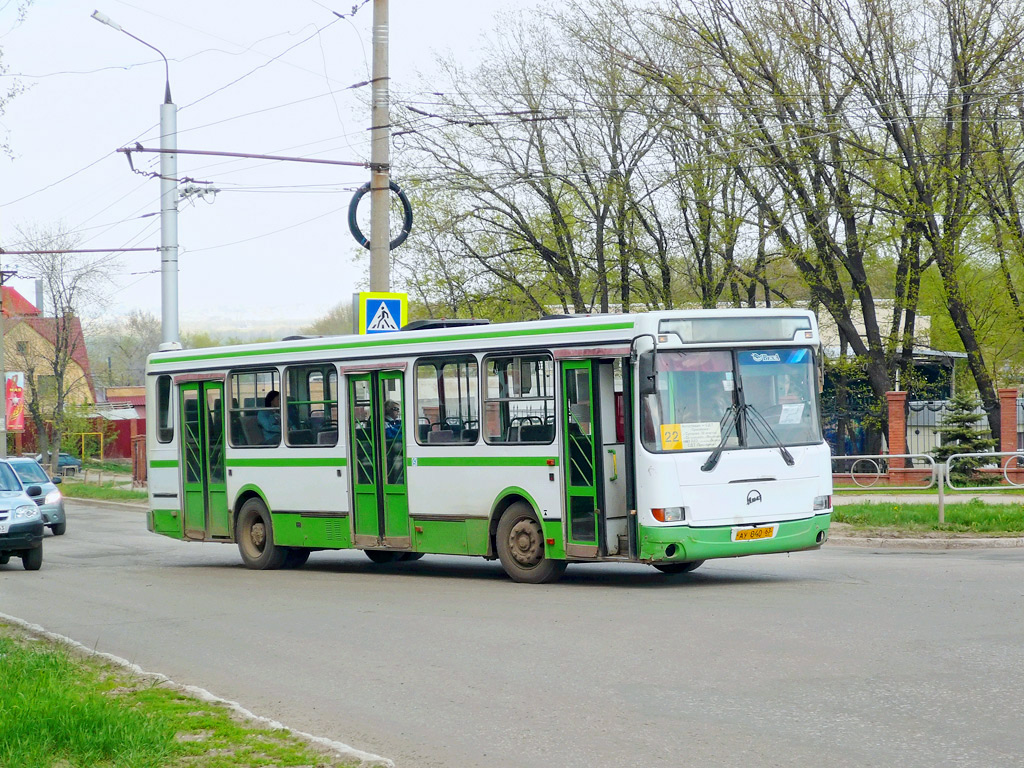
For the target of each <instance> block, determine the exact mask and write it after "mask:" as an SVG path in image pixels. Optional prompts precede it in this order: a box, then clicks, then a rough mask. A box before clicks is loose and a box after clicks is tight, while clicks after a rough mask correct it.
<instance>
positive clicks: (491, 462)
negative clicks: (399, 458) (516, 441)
mask: <svg viewBox="0 0 1024 768" xmlns="http://www.w3.org/2000/svg"><path fill="white" fill-rule="evenodd" d="M549 462H550V463H549ZM405 463H406V465H407V466H412V459H406V460H405ZM416 466H419V467H557V466H558V459H557V458H556V457H554V456H494V457H487V458H480V457H476V456H419V457H417V458H416Z"/></svg>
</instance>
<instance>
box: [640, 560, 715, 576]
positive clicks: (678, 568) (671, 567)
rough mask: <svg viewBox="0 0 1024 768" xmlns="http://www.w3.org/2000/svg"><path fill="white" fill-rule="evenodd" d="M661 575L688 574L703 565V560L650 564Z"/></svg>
mask: <svg viewBox="0 0 1024 768" xmlns="http://www.w3.org/2000/svg"><path fill="white" fill-rule="evenodd" d="M652 565H653V566H654V567H655V568H657V569H658V570H659V571H661V572H662V573H670V574H671V573H689V572H690V571H695V570H697V569H698V568H700V567H701V566H702V565H704V561H703V560H691V561H690V562H688V563H652Z"/></svg>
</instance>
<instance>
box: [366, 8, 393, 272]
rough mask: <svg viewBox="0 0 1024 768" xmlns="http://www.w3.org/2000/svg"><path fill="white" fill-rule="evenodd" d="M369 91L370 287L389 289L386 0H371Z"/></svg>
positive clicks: (389, 116)
mask: <svg viewBox="0 0 1024 768" xmlns="http://www.w3.org/2000/svg"><path fill="white" fill-rule="evenodd" d="M372 77H373V95H372V103H371V106H370V138H371V141H372V143H371V145H370V168H371V169H372V170H371V172H370V290H371V291H390V290H391V249H390V244H391V231H390V226H389V221H388V209H389V204H390V196H391V191H390V189H389V188H388V187H389V185H390V182H391V176H390V171H389V165H390V162H391V158H390V143H391V128H390V123H391V110H390V105H389V99H390V97H389V95H388V0H373V73H372Z"/></svg>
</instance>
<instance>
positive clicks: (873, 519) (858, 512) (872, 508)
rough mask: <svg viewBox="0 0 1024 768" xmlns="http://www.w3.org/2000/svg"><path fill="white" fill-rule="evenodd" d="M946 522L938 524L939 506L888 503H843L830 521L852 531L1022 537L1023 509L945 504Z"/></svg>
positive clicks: (979, 504) (1023, 507)
mask: <svg viewBox="0 0 1024 768" xmlns="http://www.w3.org/2000/svg"><path fill="white" fill-rule="evenodd" d="M945 517H946V522H945V523H944V524H942V525H940V524H939V505H938V504H902V503H895V502H889V501H879V502H868V503H864V504H843V505H841V506H838V507H833V509H832V519H833V520H834V521H835V522H837V523H848V524H850V525H852V526H854V527H855V528H897V529H900V530H904V531H919V532H922V531H945V532H948V533H976V534H982V535H986V536H1024V506H1022V505H1020V504H986V503H984V502H982V501H978V500H977V499H973V500H971V501H965V502H963V503H958V504H947V505H946V514H945Z"/></svg>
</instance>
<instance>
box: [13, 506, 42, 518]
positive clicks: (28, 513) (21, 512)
mask: <svg viewBox="0 0 1024 768" xmlns="http://www.w3.org/2000/svg"><path fill="white" fill-rule="evenodd" d="M38 516H39V507H37V506H36V505H35V504H31V505H29V504H26V505H25V506H23V507H16V508H15V510H14V518H15V519H16V520H18V519H20V520H28V519H30V518H33V517H38Z"/></svg>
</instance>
